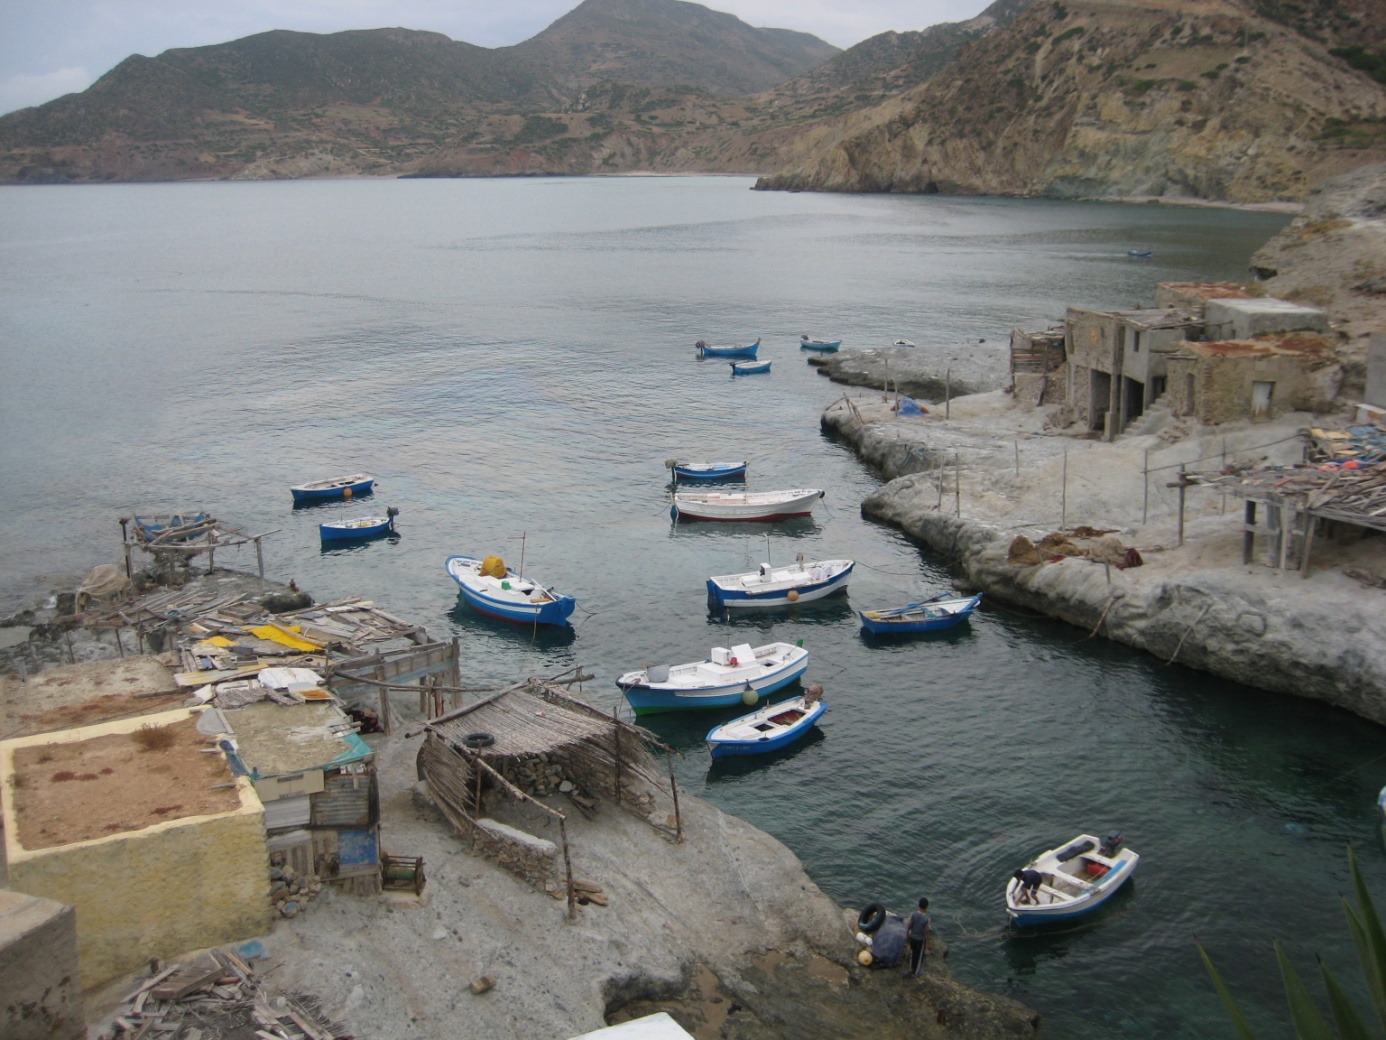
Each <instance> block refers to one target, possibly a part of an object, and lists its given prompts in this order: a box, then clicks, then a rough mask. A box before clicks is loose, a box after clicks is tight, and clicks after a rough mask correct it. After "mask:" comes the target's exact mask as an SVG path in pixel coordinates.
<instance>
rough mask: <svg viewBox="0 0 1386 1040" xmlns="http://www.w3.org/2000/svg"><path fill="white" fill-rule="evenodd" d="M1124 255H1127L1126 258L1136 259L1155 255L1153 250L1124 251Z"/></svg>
mask: <svg viewBox="0 0 1386 1040" xmlns="http://www.w3.org/2000/svg"><path fill="white" fill-rule="evenodd" d="M1126 255H1127V256H1136V257H1145V256H1154V255H1155V250H1153V249H1128V250H1126Z"/></svg>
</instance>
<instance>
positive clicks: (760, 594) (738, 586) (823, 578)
mask: <svg viewBox="0 0 1386 1040" xmlns="http://www.w3.org/2000/svg"><path fill="white" fill-rule="evenodd" d="M855 565H856V564H855V561H853V560H805V559H804V557H803V554H802V553H801V554H800V555H799V556H798V557H797V558H796V559H795V561H794V563H792V564H790V565H789V566H787V567H772V566H771V565H770V564H768V563H762V564H761V565H760V569H759V570H754V571H751V572H750V573H748V574H721V575H715V576H713V577H711V578H708V579H707V603H708V608H709V609H711V610H722V609H727V608H740V607H787V606H791V605H792V604H795V603H810V602H812V601H813V600H816V599H822V598H823V597H824V596H831V595H832V594H833V593H834V592H838V591H840V590H842V589H845V588H846V587H847V581H848V579H849V578H850V577H851V576H852V568H853V567H854V566H855Z"/></svg>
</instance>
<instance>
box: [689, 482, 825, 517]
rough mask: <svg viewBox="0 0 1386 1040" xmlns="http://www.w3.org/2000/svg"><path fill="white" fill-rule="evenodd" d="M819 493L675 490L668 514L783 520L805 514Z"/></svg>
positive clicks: (808, 490)
mask: <svg viewBox="0 0 1386 1040" xmlns="http://www.w3.org/2000/svg"><path fill="white" fill-rule="evenodd" d="M822 497H823V492H822V491H821V490H819V489H818V488H795V489H794V490H792V491H773V492H770V491H758V492H736V491H707V492H684V493H679V492H675V494H674V503H673V505H671V506H670V507H669V515H670V516H671V517H672V518H673V519H675V520H785V519H788V518H789V517H792V516H808V515H809V514H811V513H812V512H813V507H814V506H815V505H817V504H818V500H819V499H821V498H822Z"/></svg>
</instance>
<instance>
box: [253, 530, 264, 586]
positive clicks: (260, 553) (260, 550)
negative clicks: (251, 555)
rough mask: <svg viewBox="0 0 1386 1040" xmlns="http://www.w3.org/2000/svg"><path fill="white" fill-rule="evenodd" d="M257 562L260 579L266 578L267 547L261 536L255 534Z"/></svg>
mask: <svg viewBox="0 0 1386 1040" xmlns="http://www.w3.org/2000/svg"><path fill="white" fill-rule="evenodd" d="M255 564H256V566H257V567H258V568H259V570H260V581H261V582H263V581H264V580H265V547H264V545H263V543H262V542H261V539H260V536H259V535H258V534H257V535H256V536H255Z"/></svg>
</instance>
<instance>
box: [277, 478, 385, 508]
mask: <svg viewBox="0 0 1386 1040" xmlns="http://www.w3.org/2000/svg"><path fill="white" fill-rule="evenodd" d="M374 487H375V478H374V477H373V476H371V475H370V474H368V473H353V474H352V475H351V476H349V477H333V478H331V479H330V480H314V481H310V482H309V483H307V484H296V485H294V486H293V487H291V488H289V493H290V494H291V495H293V496H294V501H295V502H325V501H328V500H329V499H333V498H359V497H360V496H361V495H369V494H370V493H371V489H372V488H374Z"/></svg>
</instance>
